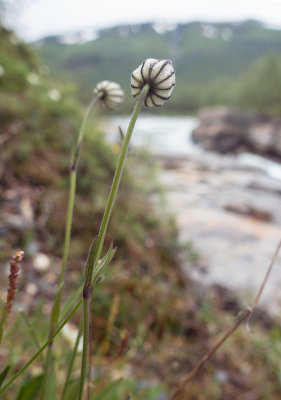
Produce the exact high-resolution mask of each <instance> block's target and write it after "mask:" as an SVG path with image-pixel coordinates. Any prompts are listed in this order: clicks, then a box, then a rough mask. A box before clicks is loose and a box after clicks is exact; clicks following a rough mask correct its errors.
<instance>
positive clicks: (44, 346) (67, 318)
mask: <svg viewBox="0 0 281 400" xmlns="http://www.w3.org/2000/svg"><path fill="white" fill-rule="evenodd" d="M81 303H82V299H80V300H79V301H78V303H77V304H76V306H75V307H74V308H73V310H72V311H71V313H70V314H69V315H68V316H67V317H66V318H65V319H64V320H63V321H62V323H61V324H60V325H59V327H58V328H57V329H56V330H55V331H54V333H53V334H52V335H51V336H50V337H49V339H48V340H47V341H46V342H45V343H44V344H43V346H42V347H41V348H40V349H39V350H38V351H37V353H36V354H34V356H33V357H32V358H31V359H30V360H29V361H28V362H27V363H26V364H25V366H24V367H22V368H21V369H20V370H19V371H18V372H17V373H16V374H15V375H14V376H13V378H11V379H10V380H9V382H7V383H6V385H4V386H3V387H2V388H1V389H0V394H1V393H3V392H5V390H6V389H7V388H8V387H9V386H10V385H11V384H12V383H13V382H14V381H15V380H16V379H17V378H18V377H19V376H20V375H21V374H22V373H23V372H24V371H25V370H26V369H27V368H28V367H29V366H30V365H31V364H32V363H33V361H35V360H36V358H37V357H39V356H40V354H41V353H42V351H43V350H45V348H46V347H47V346H48V345H49V344H50V343H51V342H52V341H53V340H54V338H55V337H56V336H57V334H58V333H59V332H60V331H61V329H62V328H63V327H64V325H65V324H67V322H68V321H69V320H70V319H71V317H72V316H73V314H75V312H76V311H77V310H78V308H79V307H80V306H81Z"/></svg>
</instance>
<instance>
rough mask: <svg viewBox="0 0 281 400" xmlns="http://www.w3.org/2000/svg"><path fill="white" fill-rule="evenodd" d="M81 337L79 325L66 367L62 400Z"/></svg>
mask: <svg viewBox="0 0 281 400" xmlns="http://www.w3.org/2000/svg"><path fill="white" fill-rule="evenodd" d="M81 335H82V324H81V323H80V326H79V330H78V334H77V338H76V341H75V345H74V348H73V351H72V354H71V359H70V362H69V365H68V369H67V374H66V379H65V384H64V388H63V392H62V397H61V398H62V400H64V399H65V396H66V392H67V389H68V385H69V382H70V378H71V374H72V369H73V365H74V361H75V358H76V355H77V350H78V346H79V343H80V339H81Z"/></svg>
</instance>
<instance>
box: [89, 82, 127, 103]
mask: <svg viewBox="0 0 281 400" xmlns="http://www.w3.org/2000/svg"><path fill="white" fill-rule="evenodd" d="M94 94H97V95H98V96H99V102H100V104H101V106H102V107H103V108H105V109H107V110H116V109H117V108H118V107H119V106H121V104H122V103H123V102H124V100H125V94H124V92H123V90H122V88H121V86H120V85H119V84H118V83H115V82H110V81H102V82H100V83H98V84H97V86H96V88H95V89H94Z"/></svg>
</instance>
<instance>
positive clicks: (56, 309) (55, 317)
mask: <svg viewBox="0 0 281 400" xmlns="http://www.w3.org/2000/svg"><path fill="white" fill-rule="evenodd" d="M98 98H99V96H98V95H97V96H95V97H94V98H93V99H92V101H91V103H90V104H89V106H88V108H87V111H86V113H85V115H84V118H83V121H82V124H81V127H80V130H79V134H78V137H77V141H76V145H75V149H74V152H73V155H72V157H71V167H70V188H69V199H68V207H67V218H66V226H65V237H64V246H63V257H62V266H61V271H60V275H59V280H58V291H57V293H56V297H55V301H54V304H53V308H52V313H51V320H50V331H49V335H52V333H53V332H54V330H55V329H56V327H57V325H58V321H59V315H60V308H61V298H62V290H63V284H64V277H65V270H66V265H67V260H68V255H69V247H70V237H71V227H72V218H73V208H74V201H75V191H76V174H77V163H78V159H79V153H80V148H81V145H82V142H83V139H84V134H85V127H86V123H87V120H88V117H89V115H90V112H91V110H92V108H93V106H94V105H95V104H96V102H97V100H98ZM51 353H52V342H50V345H49V347H48V351H47V358H46V365H45V371H44V379H43V385H42V400H46V393H47V391H46V388H47V385H48V376H49V371H50V367H51V363H52V354H51Z"/></svg>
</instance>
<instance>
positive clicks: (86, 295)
mask: <svg viewBox="0 0 281 400" xmlns="http://www.w3.org/2000/svg"><path fill="white" fill-rule="evenodd" d="M148 90H149V86H148V85H145V86H144V87H143V89H142V91H141V94H140V96H139V98H138V100H137V102H136V104H135V107H134V110H133V113H132V116H131V120H130V123H129V126H128V129H127V133H126V135H125V138H124V140H123V143H122V148H121V152H120V154H119V158H118V161H117V165H116V169H115V174H114V177H113V181H112V184H111V189H110V192H109V195H108V198H107V203H106V206H105V211H104V215H103V219H102V222H101V226H100V230H99V233H98V238H97V243H96V248H95V257H94V260H93V262H92V263H91V264H90V265H88V268H89V269H88V271H86V272H87V273H86V274H85V285H84V289H83V321H84V322H83V335H84V337H83V355H82V367H81V376H80V386H79V396H78V400H82V397H83V391H84V384H85V379H86V371H87V355H88V334H89V306H90V303H91V299H92V291H93V271H94V268H95V267H96V266H97V264H98V261H99V259H100V256H101V253H102V250H103V244H104V239H105V235H106V230H107V226H108V222H109V219H110V216H111V213H112V210H113V206H114V201H115V198H116V195H117V192H118V188H119V185H120V181H121V178H122V173H123V169H124V164H125V159H126V155H127V153H128V147H129V143H130V140H131V137H132V133H133V130H134V127H135V124H136V121H137V118H138V115H139V112H140V109H141V107H142V105H143V101H144V98H145V96H146V94H147V92H148Z"/></svg>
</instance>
